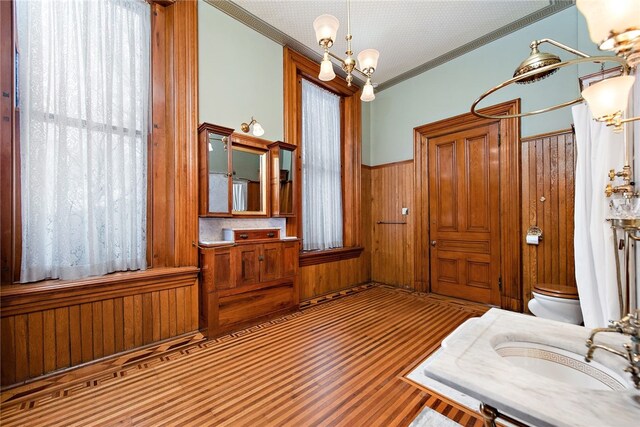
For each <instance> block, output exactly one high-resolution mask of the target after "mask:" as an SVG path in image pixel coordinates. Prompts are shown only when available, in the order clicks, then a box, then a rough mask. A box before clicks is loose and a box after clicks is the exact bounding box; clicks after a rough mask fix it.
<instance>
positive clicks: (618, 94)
mask: <svg viewBox="0 0 640 427" xmlns="http://www.w3.org/2000/svg"><path fill="white" fill-rule="evenodd" d="M634 81H635V77H634V76H619V77H613V78H609V79H606V80H602V81H600V82H598V83H594V84H592V85H591V86H589V87H588V88H586V89H585V90H583V91H582V97H583V98H584V100H585V101H587V104H588V105H589V108H590V109H591V113H592V114H593V118H594V119H596V120H597V119H603V118H606V117H610V116H613V115H616V114H619V113H621V112H623V111H624V110H626V108H627V103H628V102H629V93H630V92H631V87H632V86H633V82H634Z"/></svg>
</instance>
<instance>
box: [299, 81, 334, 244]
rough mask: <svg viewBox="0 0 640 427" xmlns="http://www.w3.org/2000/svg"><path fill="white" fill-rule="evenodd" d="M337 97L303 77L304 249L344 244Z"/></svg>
mask: <svg viewBox="0 0 640 427" xmlns="http://www.w3.org/2000/svg"><path fill="white" fill-rule="evenodd" d="M340 153H341V150H340V97H339V96H337V95H334V94H333V93H331V92H329V91H327V90H325V89H322V88H320V87H318V86H316V85H314V84H313V83H310V82H309V81H307V80H304V79H303V80H302V217H303V218H304V221H302V223H303V229H302V232H303V249H304V250H324V249H331V248H338V247H342V246H343V242H342V234H343V233H342V184H341V161H340V159H341V156H340Z"/></svg>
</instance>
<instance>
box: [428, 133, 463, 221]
mask: <svg viewBox="0 0 640 427" xmlns="http://www.w3.org/2000/svg"><path fill="white" fill-rule="evenodd" d="M456 145H457V144H456V141H444V142H442V143H440V144H437V145H436V146H435V158H434V160H435V171H436V175H435V177H434V184H435V191H436V192H437V193H438V206H437V210H436V212H437V227H438V230H439V231H457V226H458V221H457V210H458V198H457V192H458V191H457V190H458V183H457V181H458V174H457V172H458V170H457V168H456ZM431 170H434V169H431Z"/></svg>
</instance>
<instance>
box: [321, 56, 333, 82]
mask: <svg viewBox="0 0 640 427" xmlns="http://www.w3.org/2000/svg"><path fill="white" fill-rule="evenodd" d="M335 77H336V73H335V72H334V71H333V63H332V62H331V60H329V59H325V60H323V61H322V62H321V63H320V74H318V78H319V79H320V80H322V81H323V82H328V81H331V80H333V79H334V78H335Z"/></svg>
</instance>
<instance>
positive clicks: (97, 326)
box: [91, 301, 104, 359]
mask: <svg viewBox="0 0 640 427" xmlns="http://www.w3.org/2000/svg"><path fill="white" fill-rule="evenodd" d="M91 305H92V307H91V308H92V316H93V328H92V330H91V333H92V335H93V357H92V359H99V358H101V357H103V356H104V348H103V341H102V339H103V337H102V332H103V331H102V301H97V302H94V303H92V304H91Z"/></svg>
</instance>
